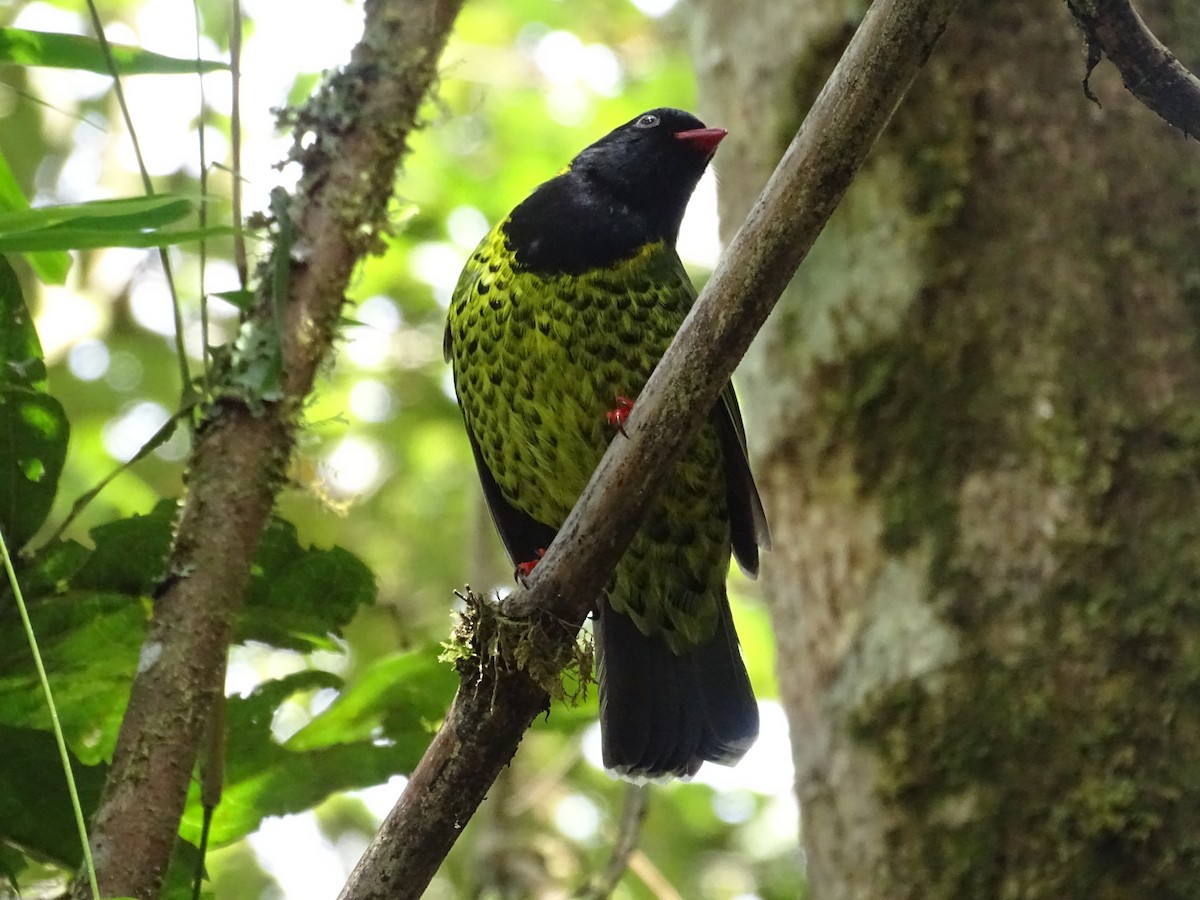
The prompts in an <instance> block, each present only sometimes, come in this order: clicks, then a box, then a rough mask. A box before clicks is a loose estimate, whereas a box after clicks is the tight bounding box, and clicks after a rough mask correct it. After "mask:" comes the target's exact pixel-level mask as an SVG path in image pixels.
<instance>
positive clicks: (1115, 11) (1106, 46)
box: [1067, 0, 1200, 137]
mask: <svg viewBox="0 0 1200 900" xmlns="http://www.w3.org/2000/svg"><path fill="white" fill-rule="evenodd" d="M1067 6H1068V7H1070V10H1071V14H1072V15H1073V16H1074V17H1075V21H1076V22H1078V23H1079V27H1080V28H1082V29H1083V33H1084V35H1085V36H1086V37H1087V46H1088V70H1087V74H1086V75H1085V76H1084V79H1083V90H1084V93H1085V94H1087V96H1088V99H1090V100H1095V99H1096V98H1095V96H1094V95H1093V94H1092V92H1091V89H1090V88H1089V87H1088V79H1089V78H1090V77H1091V74H1092V70H1093V69H1094V68H1095V67H1096V66H1097V65H1098V64H1099V63H1100V59H1101V55H1103V56H1107V57H1108V59H1109V61H1110V62H1111V63H1112V64H1113V65H1114V66H1116V67H1117V71H1119V72H1120V73H1121V80H1122V81H1124V83H1125V87H1126V88H1127V89H1128V90H1129V92H1130V93H1131V94H1133V96H1135V97H1137V98H1138V100H1140V101H1141V102H1142V103H1143V104H1145V106H1146V107H1148V108H1149V109H1151V110H1153V111H1154V112H1156V113H1158V115H1159V116H1161V117H1162V118H1163V119H1164V120H1165V121H1166V122H1168V123H1170V124H1171V125H1174V126H1175V127H1176V128H1178V129H1179V130H1180V131H1182V132H1183V133H1184V134H1186V135H1188V136H1189V137H1197V136H1200V78H1197V77H1196V76H1195V75H1193V74H1192V73H1191V72H1190V71H1188V69H1187V67H1186V66H1184V65H1183V63H1181V62H1180V61H1179V60H1178V59H1176V57H1175V54H1173V53H1172V52H1171V51H1170V50H1169V49H1168V48H1167V47H1166V46H1165V45H1164V44H1163V43H1162V42H1161V41H1159V39H1158V38H1157V37H1155V36H1154V33H1153V32H1151V31H1150V29H1149V28H1147V27H1146V23H1145V22H1143V21H1142V17H1141V16H1139V15H1138V13H1137V10H1136V9H1134V8H1133V7H1132V6H1131V5H1130V4H1129V0H1067ZM1097 102H1098V101H1097Z"/></svg>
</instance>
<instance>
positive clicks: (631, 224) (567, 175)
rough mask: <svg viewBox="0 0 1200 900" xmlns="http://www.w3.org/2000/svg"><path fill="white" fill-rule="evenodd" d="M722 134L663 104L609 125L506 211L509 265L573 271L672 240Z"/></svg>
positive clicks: (546, 270)
mask: <svg viewBox="0 0 1200 900" xmlns="http://www.w3.org/2000/svg"><path fill="white" fill-rule="evenodd" d="M723 137H725V130H724V129H723V128H706V127H705V126H704V123H703V122H701V121H700V120H699V119H697V118H696V117H695V116H693V115H691V114H690V113H686V112H683V111H682V110H678V109H669V108H665V107H664V108H661V109H652V110H650V111H649V112H645V113H642V114H641V115H640V116H638V117H636V118H634V119H631V120H630V121H628V122H626V123H625V124H624V125H622V126H621V127H619V128H615V129H613V130H612V131H610V132H609V133H608V134H606V135H605V136H604V137H602V138H600V140H598V141H596V142H595V143H594V144H592V145H591V146H590V147H587V148H585V149H584V150H583V151H582V152H581V153H580V154H579V155H578V156H576V157H575V158H574V159H573V160H572V161H571V165H570V166H569V167H568V168H567V170H566V172H564V173H563V174H562V175H559V176H558V177H557V178H552V179H551V180H550V181H547V182H546V183H545V184H543V185H542V186H541V187H539V188H538V189H537V190H536V191H534V192H533V194H531V195H530V197H529V198H528V199H527V200H526V201H525V202H524V203H522V204H521V205H520V206H518V207H517V208H516V209H514V210H513V212H512V214H511V215H510V216H509V218H508V221H507V222H506V223H505V236H506V241H507V245H508V247H509V249H510V250H512V252H513V254H514V256H515V261H516V263H517V265H519V266H521V267H523V268H526V269H531V270H534V271H540V272H545V273H563V272H571V273H578V272H585V271H588V270H589V269H595V268H602V267H604V266H608V265H612V264H613V263H616V262H619V261H620V260H622V259H627V258H628V257H630V256H632V255H633V254H635V253H637V252H638V251H639V250H640V249H641V248H642V247H644V246H646V245H647V244H651V243H655V242H657V241H663V242H665V243H667V244H669V245H671V246H674V244H675V239H676V238H677V237H678V236H679V225H680V223H681V222H682V221H683V211H684V209H685V208H686V207H687V202H688V198H689V197H691V195H692V191H694V190H695V189H696V183H697V182H698V181H699V180H700V176H701V175H703V174H704V169H705V167H706V166H707V165H708V162H709V160H710V159H712V157H713V154H714V153H716V151H717V144H719V143H720V142H721V139H722V138H723Z"/></svg>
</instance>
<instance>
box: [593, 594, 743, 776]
mask: <svg viewBox="0 0 1200 900" xmlns="http://www.w3.org/2000/svg"><path fill="white" fill-rule="evenodd" d="M595 625H596V646H597V647H598V648H599V651H600V654H599V656H600V658H599V670H600V727H601V731H602V734H603V746H604V765H605V767H606V768H608V769H611V770H613V771H615V772H616V773H617V774H619V775H622V776H624V777H627V778H632V779H635V780H642V779H645V780H652V779H656V778H662V777H665V776H672V775H674V776H678V777H688V776H691V775H694V774H696V770H697V769H699V768H700V764H701V763H702V762H704V761H706V760H708V761H711V762H715V763H720V764H721V765H733V764H734V763H736V762H737V761H738V760H739V759H741V758H742V756H743V755H744V754H745V752H746V751H747V750H748V749H750V745H751V744H753V743H754V739H755V738H756V737H757V736H758V704H757V703H756V702H755V699H754V692H753V691H752V690H751V688H750V678H749V676H748V675H747V674H746V665H745V663H744V662H742V655H741V651H739V650H738V639H737V633H736V632H735V631H734V629H733V619H732V617H731V616H730V613H729V601H728V600H727V599H726V598H725V597H724V596H722V597H721V602H720V619H719V621H718V623H717V628H716V632H715V633H714V635H713V637H712V639H711V640H710V641H709V642H708V643H707V644H703V645H701V646H699V647H695V648H693V649H691V650H690V651H688V652H687V653H684V654H681V655H676V654H674V653H672V652H671V650H670V648H669V647H668V646H667V643H666V641H664V640H663V639H662V637H661V636H647V635H644V634H642V633H641V632H640V631H639V630H638V628H637V626H636V625H635V624H634V622H633V620H632V619H630V618H629V617H628V616H624V615H621V614H620V613H618V612H615V611H614V610H613V609H612V607H611V606H609V604H608V600H607V599H606V598H601V600H600V603H599V606H598V610H597V613H596V623H595Z"/></svg>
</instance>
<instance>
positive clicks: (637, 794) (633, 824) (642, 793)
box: [579, 784, 649, 900]
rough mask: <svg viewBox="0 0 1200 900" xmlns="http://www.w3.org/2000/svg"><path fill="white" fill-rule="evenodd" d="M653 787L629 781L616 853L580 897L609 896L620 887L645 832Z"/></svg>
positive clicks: (602, 898) (600, 899)
mask: <svg viewBox="0 0 1200 900" xmlns="http://www.w3.org/2000/svg"><path fill="white" fill-rule="evenodd" d="M647 800H649V787H648V786H647V785H644V784H627V785H625V805H624V807H623V808H622V810H621V821H620V822H619V823H618V824H617V839H616V840H615V841H613V849H612V855H611V856H610V857H609V860H608V864H607V865H606V866H605V867H604V869H603V871H601V872H599V873H597V874H596V876H595V878H593V879H592V881H591V882H590V883H589V884H588V886H587V887H586V888H584V889H583V890H582V891H580V892H579V900H606V898H607V897H608V896H609V895H610V894H612V892H613V891H615V890H616V889H617V884H618V883H619V882H620V880H621V878H622V876H624V874H625V870H626V869H628V868H629V859H630V857H631V856H633V853H634V851H635V850H637V845H638V839H639V838H640V837H641V835H642V823H643V822H645V821H646V812H647V810H648V809H649V806H648V804H647Z"/></svg>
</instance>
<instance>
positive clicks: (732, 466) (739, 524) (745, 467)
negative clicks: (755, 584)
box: [713, 384, 771, 578]
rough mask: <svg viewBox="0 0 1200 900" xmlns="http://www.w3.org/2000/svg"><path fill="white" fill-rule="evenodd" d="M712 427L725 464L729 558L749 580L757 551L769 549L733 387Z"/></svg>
mask: <svg viewBox="0 0 1200 900" xmlns="http://www.w3.org/2000/svg"><path fill="white" fill-rule="evenodd" d="M713 424H714V425H716V428H717V437H718V438H719V440H720V442H721V456H722V457H723V458H724V460H725V487H726V491H727V493H728V503H729V530H730V536H731V538H732V541H733V556H734V558H735V559H736V560H737V561H738V565H739V566H741V567H742V571H743V572H745V573H746V574H747V575H749V576H750V577H751V578H753V577H754V576H755V575H757V574H758V548H759V547H762V548H763V549H764V550H769V549H771V532H770V531H769V530H768V528H767V514H766V513H765V512H764V511H763V505H762V499H761V498H760V497H759V496H758V488H757V487H756V486H755V484H754V475H753V474H752V473H751V472H750V460H749V459H748V458H747V456H746V429H745V426H744V425H742V411H741V409H740V408H739V407H738V401H737V394H735V393H734V391H733V385H732V384H730V385H726V387H725V390H723V391H722V392H721V399H720V402H719V403H718V404H717V407H716V409H714V410H713Z"/></svg>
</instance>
